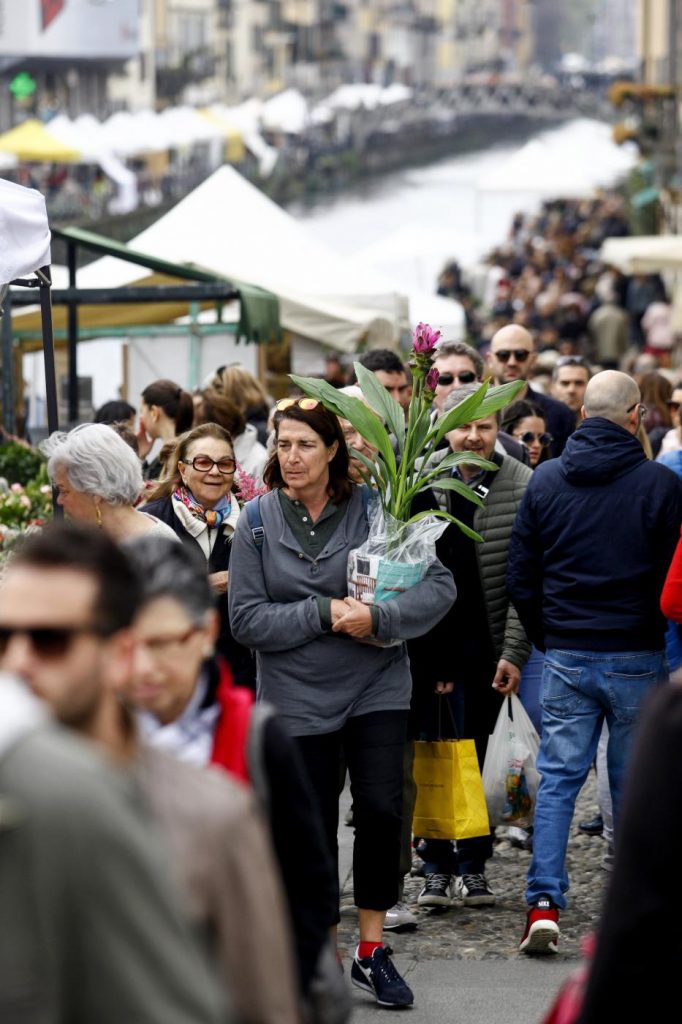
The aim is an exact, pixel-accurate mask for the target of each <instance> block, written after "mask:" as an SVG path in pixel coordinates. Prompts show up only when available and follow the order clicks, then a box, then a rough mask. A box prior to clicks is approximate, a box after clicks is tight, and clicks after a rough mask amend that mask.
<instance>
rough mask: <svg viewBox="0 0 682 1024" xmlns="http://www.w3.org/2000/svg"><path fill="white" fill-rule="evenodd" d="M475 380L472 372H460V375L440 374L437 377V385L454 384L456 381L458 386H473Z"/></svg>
mask: <svg viewBox="0 0 682 1024" xmlns="http://www.w3.org/2000/svg"><path fill="white" fill-rule="evenodd" d="M475 380H476V374H475V373H474V372H473V370H462V372H461V373H441V374H440V376H439V377H438V383H439V384H445V385H448V384H454V383H455V381H457V382H458V383H459V384H473V382H474V381H475Z"/></svg>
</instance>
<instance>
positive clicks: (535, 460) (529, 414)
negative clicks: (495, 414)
mask: <svg viewBox="0 0 682 1024" xmlns="http://www.w3.org/2000/svg"><path fill="white" fill-rule="evenodd" d="M502 430H505V431H506V432H507V433H508V434H511V436H512V437H514V438H516V440H517V441H520V442H521V444H522V445H523V446H524V448H526V450H527V451H528V456H529V458H530V465H531V469H535V467H536V466H538V465H539V464H540V463H541V462H544V461H545V459H548V458H549V449H550V445H551V444H552V441H553V440H554V438H553V437H552V435H551V434H549V433H548V432H547V426H546V423H545V417H544V415H543V413H542V410H541V409H540V408H539V407H538V406H537V405H534V404H533V402H512V404H511V405H510V406H508V407H507V408H506V409H505V411H504V414H503V419H502Z"/></svg>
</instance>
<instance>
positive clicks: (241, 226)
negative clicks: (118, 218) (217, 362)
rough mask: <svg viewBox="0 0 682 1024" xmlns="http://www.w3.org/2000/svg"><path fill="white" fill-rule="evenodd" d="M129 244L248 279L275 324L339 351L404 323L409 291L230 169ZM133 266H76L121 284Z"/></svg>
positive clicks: (89, 276)
mask: <svg viewBox="0 0 682 1024" xmlns="http://www.w3.org/2000/svg"><path fill="white" fill-rule="evenodd" d="M130 248H131V249H134V250H136V251H137V252H138V253H140V254H145V255H147V256H150V257H152V258H157V259H164V260H168V261H173V262H174V263H175V264H190V265H192V266H193V267H195V268H201V269H203V270H204V271H206V272H209V273H212V274H214V275H216V276H218V277H221V278H226V279H227V280H230V281H234V282H235V283H236V284H237V287H240V285H239V282H240V281H250V282H252V283H253V284H254V285H258V286H259V287H260V288H262V289H266V290H267V291H268V292H271V293H274V294H275V295H276V296H277V297H278V299H279V305H280V321H281V324H282V326H283V327H285V328H287V329H288V330H290V331H292V332H294V333H295V334H298V335H300V336H302V337H304V338H310V339H313V340H314V341H317V342H319V343H321V344H324V345H328V346H330V347H332V348H336V349H338V350H340V351H347V352H351V351H354V350H355V349H357V348H358V347H359V346H360V344H361V343H362V342H364V341H367V339H368V337H369V338H371V339H372V343H373V344H375V345H376V344H380V343H381V344H390V343H391V342H394V341H395V340H396V339H397V337H398V335H399V333H400V331H401V330H402V329H405V328H407V327H408V319H407V317H408V309H407V299H406V297H405V295H404V294H401V293H400V292H398V291H397V290H396V289H395V288H394V287H393V284H392V282H390V281H389V280H386V279H385V278H383V277H382V276H381V275H379V274H378V273H375V272H373V271H371V270H369V269H367V268H366V267H362V268H361V267H358V266H356V264H355V262H354V261H353V260H350V259H344V258H342V257H339V256H337V254H336V253H335V252H334V251H333V250H331V249H328V248H327V247H326V246H324V245H322V244H321V243H318V242H317V241H316V240H315V239H313V238H312V237H311V236H310V235H309V234H308V233H307V232H306V231H305V230H304V228H302V227H301V226H300V225H299V224H298V223H297V222H296V220H295V219H294V217H292V216H291V215H290V214H289V213H286V211H284V210H282V209H281V208H280V207H279V206H277V205H276V204H275V203H273V202H272V200H270V199H268V198H267V197H266V196H265V195H263V193H262V192H260V191H259V190H258V189H257V188H256V187H255V186H253V185H251V184H250V183H249V182H248V181H246V179H245V178H243V177H242V176H241V175H240V174H239V173H238V172H237V171H235V170H234V169H233V168H231V167H221V168H220V169H219V170H217V171H215V172H214V173H213V174H212V175H211V176H210V177H209V178H207V179H206V181H204V182H203V183H202V184H201V185H199V187H198V188H196V189H195V190H194V191H193V192H191V193H190V194H189V195H188V196H186V197H185V199H183V200H182V201H181V202H179V203H178V204H177V206H174V207H173V209H172V210H169V211H168V213H166V214H165V215H164V216H163V217H161V218H159V220H157V221H156V223H154V224H153V225H152V226H151V227H149V228H147V229H146V230H145V231H143V232H142V234H140V235H138V236H137V237H136V238H134V239H133V240H132V241H131V242H130ZM131 269H132V268H131V267H130V265H129V264H126V263H123V262H122V261H121V260H117V259H115V258H113V257H112V256H106V257H104V258H103V259H99V260H96V261H95V262H94V263H91V264H89V265H88V266H86V267H83V269H82V270H80V271H79V273H78V283H79V286H81V287H98V286H110V287H114V286H117V285H120V284H127V283H130V282H132V281H133V280H136V278H139V274H137V275H135V273H134V271H133V273H132V274H131ZM19 319H20V318H19V317H16V318H15V320H17V321H19ZM375 339H376V340H375Z"/></svg>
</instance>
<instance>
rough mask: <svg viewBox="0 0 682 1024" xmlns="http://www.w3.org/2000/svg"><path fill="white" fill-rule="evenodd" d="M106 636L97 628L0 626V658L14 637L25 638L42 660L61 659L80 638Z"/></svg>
mask: <svg viewBox="0 0 682 1024" xmlns="http://www.w3.org/2000/svg"><path fill="white" fill-rule="evenodd" d="M87 634H91V635H93V636H105V635H106V634H105V632H104V631H103V630H101V629H98V628H97V627H95V626H0V656H2V655H4V654H5V653H6V651H7V648H8V647H9V645H10V642H11V641H12V639H13V637H15V636H25V637H26V639H27V640H28V642H29V643H30V645H31V647H32V648H33V650H34V651H35V653H36V654H37V655H38V656H39V657H41V658H61V657H62V656H63V655H65V654H66V652H67V651H68V650H69V648H70V646H71V644H72V643H73V641H74V640H75V639H76V637H78V636H86V635H87Z"/></svg>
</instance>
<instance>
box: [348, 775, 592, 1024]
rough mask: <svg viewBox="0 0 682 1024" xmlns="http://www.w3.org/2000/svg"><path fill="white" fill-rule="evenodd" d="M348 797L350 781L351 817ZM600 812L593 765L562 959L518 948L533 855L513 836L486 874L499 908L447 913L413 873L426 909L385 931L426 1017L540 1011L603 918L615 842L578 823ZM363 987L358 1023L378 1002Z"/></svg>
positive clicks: (408, 889) (351, 944) (514, 1019)
mask: <svg viewBox="0 0 682 1024" xmlns="http://www.w3.org/2000/svg"><path fill="white" fill-rule="evenodd" d="M349 802H350V796H349V793H348V790H347V789H346V791H345V792H344V794H343V799H342V815H343V813H345V810H346V809H347V807H348V806H349ZM596 812H597V805H596V784H595V778H594V774H593V773H591V774H590V778H589V780H588V782H587V784H586V786H585V788H584V789H583V791H582V793H581V794H580V797H579V798H578V803H577V808H576V815H575V819H574V827H573V829H572V831H571V838H570V842H569V850H568V871H569V877H570V879H571V890H570V892H569V895H568V899H569V906H568V909H567V910H566V911H565V912H563V913H562V915H561V921H560V926H561V938H560V942H559V950H560V953H559V955H558V956H556V957H551V958H549V959H548V958H544V957H543V958H541V959H538V958H530V957H526V956H524V955H523V954H520V953H519V952H518V943H519V941H520V938H521V934H522V932H523V927H524V923H525V913H526V905H525V901H524V898H523V891H524V882H525V875H526V871H527V868H528V865H529V862H530V856H531V855H530V853H529V852H527V851H525V850H518V849H515V848H513V847H512V846H511V845H510V843H509V842H508V841H507V840H506V839H503V840H500V841H497V842H496V843H495V853H494V857H493V858H492V860H491V861H490V862H489V865H488V871H487V877H488V880H489V882H490V885H491V887H492V889H493V890H494V892H495V893H496V896H497V902H496V904H495V906H494V907H480V908H471V907H463V906H456V907H454V908H453V909H451V910H445V911H444V912H441V911H434V910H428V909H425V908H418V907H417V905H416V900H417V896H418V894H419V892H420V889H421V886H422V884H423V882H422V879H420V878H410V879H408V880H407V882H406V886H405V902H406V903H407V904H408V905H409V906H410V909H411V910H412V911H413V912H414V913H415V914H416V915H417V918H418V921H419V926H418V928H417V929H416V930H415V931H412V932H404V933H402V934H397V933H395V932H386V933H385V939H386V941H387V942H389V943H390V945H391V946H392V948H393V950H394V952H395V960H396V964H397V965H398V967H399V969H400V970H401V971H403V972H404V973H405V974H406V976H407V977H408V978H409V980H410V984H412V985H413V988H414V989H415V995H416V1005H415V1009H414V1011H413V1013H415V1014H416V1013H418V1012H419V1014H420V1020H424V1021H430V1020H431V1018H432V1017H433V1019H434V1020H436V1019H438V1020H439V1021H442V1020H443V1019H447V1020H450V1019H451V1020H457V1019H459V1018H460V1013H459V1012H458V1011H457V1008H458V1006H459V1007H460V1009H462V1010H463V1009H464V1007H466V1013H465V1014H464V1015H463V1016H462V1017H461V1019H466V1020H467V1021H468V1024H474V1022H477V1021H480V1022H487V1021H497V1020H498V1019H501V1020H503V1021H504V1024H526V1022H537V1021H539V1020H540V1019H541V1017H542V1014H543V1012H544V1011H545V1010H546V1009H547V1007H548V1006H549V1005H550V1003H551V1000H552V997H553V994H554V993H555V992H556V990H557V988H558V987H559V985H560V983H561V981H562V979H563V978H564V977H565V976H566V975H567V974H568V973H569V972H570V971H571V970H572V969H574V968H575V966H576V965H577V962H578V960H579V957H580V940H581V937H582V936H583V935H584V934H585V933H586V932H588V931H590V929H592V928H593V927H594V926H595V924H596V922H597V920H598V916H599V911H600V906H601V901H602V897H603V893H604V887H605V884H606V881H607V879H608V875H607V873H606V872H605V871H604V869H603V868H602V865H601V860H602V856H603V854H604V853H605V852H606V844H605V843H604V842H603V841H602V840H601V839H599V838H593V837H589V836H584V835H583V834H582V833H580V832H578V830H577V827H576V826H577V822H578V821H582V820H583V819H585V818H592V817H594V815H595V814H596ZM341 820H342V821H343V816H342V818H341ZM352 841H353V830H352V828H349V827H347V826H344V825H343V824H342V825H341V826H340V828H339V845H340V855H339V868H340V875H341V884H342V899H341V908H342V909H341V925H340V928H339V949H340V951H341V953H342V955H343V956H344V962H345V964H346V969H347V970H348V969H349V968H348V965H349V963H350V960H351V957H352V954H353V951H354V948H355V943H356V942H357V914H356V912H355V909H354V907H353V890H352V884H353V883H352V860H351V858H352ZM420 990H421V991H420ZM354 992H355V997H354V999H355V1006H356V1013H355V1016H354V1022H356V1024H357V1022H358V1021H360V1022H362V1021H364V1019H365V1016H368V1015H369V1013H370V1012H372V1013H375V1012H376V1010H377V1008H376V1006H375V1004H373V1003H372V1002H371V999H370V997H369V996H366V995H364V994H363V993H361V992H359V991H358V990H357V989H355V990H354ZM465 993H466V996H465ZM448 1007H449V1010H448ZM446 1011H447V1012H446ZM450 1011H451V1012H450Z"/></svg>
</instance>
